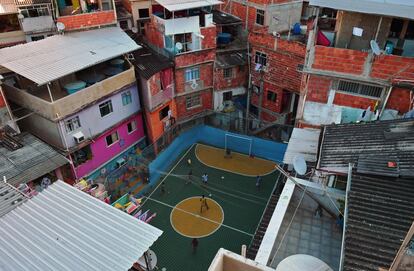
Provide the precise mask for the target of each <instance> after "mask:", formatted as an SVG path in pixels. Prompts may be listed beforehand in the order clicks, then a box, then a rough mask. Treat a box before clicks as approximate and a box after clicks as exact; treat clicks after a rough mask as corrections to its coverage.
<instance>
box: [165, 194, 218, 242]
mask: <svg viewBox="0 0 414 271" xmlns="http://www.w3.org/2000/svg"><path fill="white" fill-rule="evenodd" d="M193 198H196V199H200V198H201V197H189V198H186V199H183V200H182V201H180V202H179V203H177V205H175V206H174V208H173V210H172V211H171V213H170V223H171V226H172V227H173V229H174V230H175V231H176V232H177V233H178V234H181V235H182V236H184V237H188V238H203V237H207V236H210V235H212V234H213V233H215V232H216V231H217V230H218V229H220V226H221V225H223V221H224V211H223V208H222V207H221V205H220V204H219V203H218V202H217V201H215V200H214V199H212V198H206V199H208V200H209V201H214V202H215V203H216V205H217V206H218V207H220V210H221V214H222V218H221V221H220V222H217V221H214V220H211V219H209V218H206V217H202V216H200V215H199V214H195V213H191V212H189V211H186V210H183V209H181V208H178V207H177V206H178V205H180V204H181V203H183V202H184V201H187V200H189V199H193ZM171 206H172V205H171ZM210 206H211V205H210ZM174 210H178V211H181V212H183V213H186V214H190V215H194V216H196V217H197V218H201V219H204V220H207V221H209V222H212V223H213V224H217V226H218V227H217V228H215V229H214V230H213V231H211V232H210V233H207V234H204V235H194V236H191V235H186V234H184V233H182V232H180V231H179V230H177V229H176V228H175V226H174V223H173V220H172V217H173V212H174ZM214 222H215V223H214Z"/></svg>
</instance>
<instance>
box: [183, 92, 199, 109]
mask: <svg viewBox="0 0 414 271" xmlns="http://www.w3.org/2000/svg"><path fill="white" fill-rule="evenodd" d="M185 105H186V108H187V109H190V108H192V107H197V106H200V105H201V98H200V95H193V96H187V97H186V98H185Z"/></svg>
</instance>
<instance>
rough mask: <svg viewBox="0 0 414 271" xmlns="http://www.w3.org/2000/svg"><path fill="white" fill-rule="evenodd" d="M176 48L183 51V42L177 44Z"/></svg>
mask: <svg viewBox="0 0 414 271" xmlns="http://www.w3.org/2000/svg"><path fill="white" fill-rule="evenodd" d="M175 48H176V49H177V50H178V51H181V50H182V49H183V44H182V43H181V42H177V43H176V44H175Z"/></svg>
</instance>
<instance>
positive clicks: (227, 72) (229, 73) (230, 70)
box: [223, 68, 233, 78]
mask: <svg viewBox="0 0 414 271" xmlns="http://www.w3.org/2000/svg"><path fill="white" fill-rule="evenodd" d="M223 76H224V78H232V77H233V68H226V69H224V70H223Z"/></svg>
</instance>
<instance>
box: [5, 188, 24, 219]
mask: <svg viewBox="0 0 414 271" xmlns="http://www.w3.org/2000/svg"><path fill="white" fill-rule="evenodd" d="M26 200H27V197H26V196H25V195H23V194H22V193H20V192H19V191H18V190H17V189H16V188H14V187H13V186H11V185H10V184H8V183H5V182H2V181H0V217H2V216H3V215H5V214H7V213H8V212H10V211H11V210H13V209H14V208H16V207H17V206H19V205H20V204H22V203H23V202H25V201H26Z"/></svg>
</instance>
